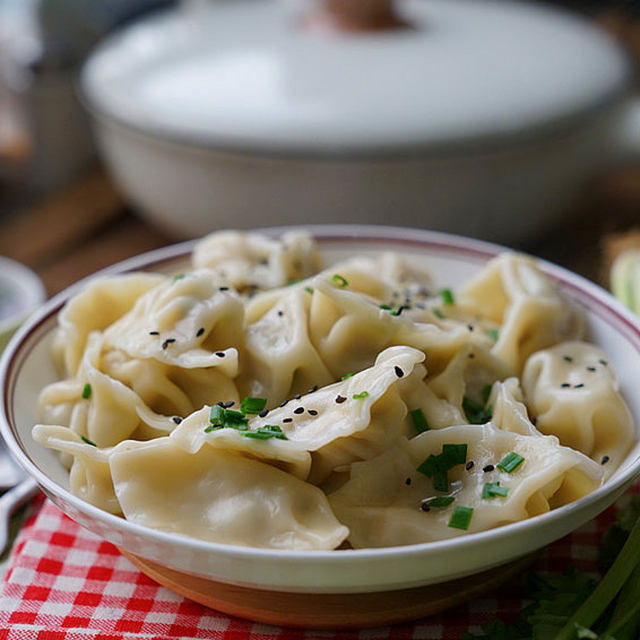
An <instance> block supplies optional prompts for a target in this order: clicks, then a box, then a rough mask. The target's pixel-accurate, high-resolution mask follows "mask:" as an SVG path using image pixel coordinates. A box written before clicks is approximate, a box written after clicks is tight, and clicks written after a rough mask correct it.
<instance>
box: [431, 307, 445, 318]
mask: <svg viewBox="0 0 640 640" xmlns="http://www.w3.org/2000/svg"><path fill="white" fill-rule="evenodd" d="M431 311H433V315H434V316H435V317H436V318H440V320H444V315H443V313H442V311H440V309H436V308H435V307H434V308H433V309H431Z"/></svg>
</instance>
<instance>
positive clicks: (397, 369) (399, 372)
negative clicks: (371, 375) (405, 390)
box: [393, 365, 404, 378]
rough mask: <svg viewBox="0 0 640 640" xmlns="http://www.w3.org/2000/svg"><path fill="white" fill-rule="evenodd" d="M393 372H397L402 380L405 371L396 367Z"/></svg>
mask: <svg viewBox="0 0 640 640" xmlns="http://www.w3.org/2000/svg"><path fill="white" fill-rule="evenodd" d="M393 370H394V371H395V372H396V375H397V376H398V378H402V376H403V375H404V371H403V370H402V369H401V368H400V367H399V366H398V365H396V366H395V367H394V368H393Z"/></svg>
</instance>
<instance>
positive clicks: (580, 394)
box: [522, 341, 635, 475]
mask: <svg viewBox="0 0 640 640" xmlns="http://www.w3.org/2000/svg"><path fill="white" fill-rule="evenodd" d="M522 386H523V389H524V393H525V397H526V402H527V405H528V407H529V408H530V410H531V412H532V414H533V416H534V417H535V418H536V427H537V428H538V429H539V430H540V431H541V432H543V433H550V434H553V435H555V436H557V437H558V438H559V439H560V442H561V443H562V444H564V445H566V446H568V447H573V448H574V449H577V450H578V451H582V453H584V454H586V455H588V456H590V457H591V458H593V459H594V460H595V461H596V462H599V463H601V464H603V465H605V469H606V472H607V475H610V473H613V471H614V470H615V469H616V468H617V467H618V465H619V464H620V463H621V462H622V460H623V458H624V456H625V455H626V454H627V453H628V451H629V449H630V448H631V445H632V443H633V440H634V437H635V431H634V425H633V419H632V417H631V413H630V411H629V408H628V407H627V405H626V403H625V401H624V400H623V399H622V396H621V395H620V393H619V391H618V383H617V381H616V379H615V377H614V375H613V372H612V371H611V368H610V367H609V365H608V363H607V360H606V356H605V354H604V353H603V352H602V350H601V349H599V348H598V347H596V346H594V345H591V344H587V343H586V342H577V341H574V342H567V343H564V344H559V345H557V346H555V347H552V348H551V349H546V350H544V351H539V352H538V353H535V354H534V355H532V356H531V357H530V358H529V360H528V361H527V364H526V366H525V369H524V373H523V376H522Z"/></svg>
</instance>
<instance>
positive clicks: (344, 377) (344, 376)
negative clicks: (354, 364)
mask: <svg viewBox="0 0 640 640" xmlns="http://www.w3.org/2000/svg"><path fill="white" fill-rule="evenodd" d="M355 375H356V374H355V373H347V374H345V375H343V376H342V378H340V380H342V381H343V382H344V381H345V380H347V379H349V378H351V377H352V376H355Z"/></svg>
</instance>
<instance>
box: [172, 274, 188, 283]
mask: <svg viewBox="0 0 640 640" xmlns="http://www.w3.org/2000/svg"><path fill="white" fill-rule="evenodd" d="M182 278H186V275H185V274H184V273H178V274H177V275H175V276H173V281H174V282H178V280H182Z"/></svg>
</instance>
